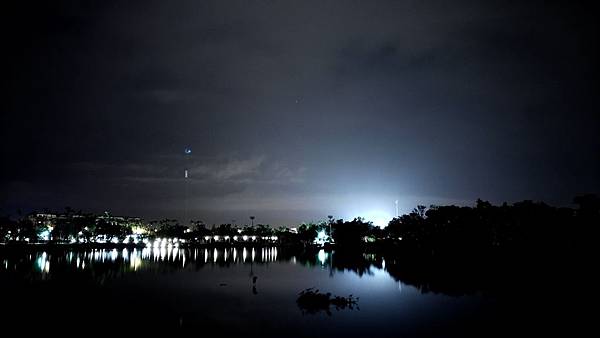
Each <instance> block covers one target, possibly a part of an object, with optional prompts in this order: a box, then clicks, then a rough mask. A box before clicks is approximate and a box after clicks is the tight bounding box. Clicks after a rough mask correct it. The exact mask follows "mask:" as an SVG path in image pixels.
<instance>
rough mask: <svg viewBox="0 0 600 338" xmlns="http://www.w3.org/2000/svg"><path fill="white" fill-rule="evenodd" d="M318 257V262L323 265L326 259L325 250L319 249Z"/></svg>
mask: <svg viewBox="0 0 600 338" xmlns="http://www.w3.org/2000/svg"><path fill="white" fill-rule="evenodd" d="M318 258H319V262H321V265H325V260H326V259H327V253H326V252H325V250H323V249H321V250H319V254H318Z"/></svg>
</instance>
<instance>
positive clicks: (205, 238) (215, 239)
mask: <svg viewBox="0 0 600 338" xmlns="http://www.w3.org/2000/svg"><path fill="white" fill-rule="evenodd" d="M221 237H222V238H223V240H224V241H229V240H230V239H232V238H233V240H234V241H239V240H242V241H244V242H246V241H248V240H249V239H250V240H252V241H256V238H257V236H246V235H243V236H233V237H230V236H219V235H215V236H204V240H205V241H207V242H208V241H210V240H211V239H212V240H214V241H216V242H218V241H220V240H221ZM261 238H262V239H263V240H265V241H268V240H272V241H276V240H277V236H270V237H269V236H263V237H261ZM196 240H197V238H196Z"/></svg>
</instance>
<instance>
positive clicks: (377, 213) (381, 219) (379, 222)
mask: <svg viewBox="0 0 600 338" xmlns="http://www.w3.org/2000/svg"><path fill="white" fill-rule="evenodd" d="M362 217H364V218H365V221H367V222H369V221H370V222H372V223H373V225H376V226H378V227H380V228H382V229H383V228H385V227H386V226H387V225H388V223H389V222H390V221H391V220H392V218H393V216H392V215H390V213H389V212H386V211H384V210H371V211H368V212H366V213H363V215H362Z"/></svg>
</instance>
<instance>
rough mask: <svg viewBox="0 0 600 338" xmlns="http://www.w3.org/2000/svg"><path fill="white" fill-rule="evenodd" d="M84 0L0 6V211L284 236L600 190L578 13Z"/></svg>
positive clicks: (518, 5) (585, 26) (581, 6)
mask: <svg viewBox="0 0 600 338" xmlns="http://www.w3.org/2000/svg"><path fill="white" fill-rule="evenodd" d="M85 3H87V2H80V1H73V2H70V1H52V2H47V1H44V2H42V1H40V2H39V3H36V2H29V3H25V4H24V3H23V2H20V4H18V5H12V6H11V5H9V6H8V7H7V8H6V9H4V10H3V11H2V14H1V15H2V23H1V25H2V33H1V34H2V44H3V52H2V54H3V55H2V56H1V58H2V64H3V65H4V67H3V68H4V70H3V76H2V82H3V88H2V89H3V96H4V98H3V100H2V115H1V121H0V122H1V125H0V132H1V134H0V138H1V140H0V141H1V145H0V147H1V148H0V151H1V155H2V159H3V161H2V163H3V164H2V165H1V168H0V174H1V175H0V208H1V210H0V212H1V213H3V214H14V213H15V212H16V210H17V209H22V210H23V211H29V210H33V209H43V208H50V209H62V208H63V207H64V206H71V207H73V208H75V209H84V210H90V211H103V210H111V211H113V212H114V213H119V214H129V215H139V216H143V217H146V218H148V219H152V218H157V217H161V216H168V217H177V218H184V217H185V215H187V217H188V218H194V219H202V220H205V221H206V222H209V223H220V222H231V221H232V220H236V221H235V222H236V223H238V224H243V223H245V222H248V216H249V215H255V216H256V218H257V222H264V223H270V224H293V223H298V222H301V221H308V220H316V219H321V218H326V216H327V215H330V214H331V215H335V216H336V217H343V218H349V217H353V216H357V215H363V216H366V217H367V218H380V219H381V218H386V217H390V216H392V215H393V214H394V213H395V212H394V200H396V199H397V200H399V207H400V211H401V212H404V211H408V210H410V209H411V208H412V207H413V206H414V205H416V204H427V205H428V204H431V203H436V204H444V203H456V204H471V203H473V201H474V200H476V199H477V198H482V199H486V200H490V201H492V202H496V203H498V202H503V201H508V202H514V201H518V200H523V199H534V200H544V201H547V202H549V203H551V204H560V205H563V204H568V203H570V202H571V200H572V197H573V196H574V195H576V194H580V193H585V192H598V191H600V174H599V173H600V137H599V136H598V135H600V118H599V114H598V111H599V109H598V98H597V94H598V90H597V89H598V87H597V75H598V66H597V61H596V60H597V59H598V24H597V23H596V17H597V15H596V14H597V12H595V11H594V10H592V7H591V6H588V5H587V4H585V3H580V2H574V1H569V2H566V1H565V2H562V3H561V2H547V1H545V2H541V1H539V2H528V1H510V2H509V1H491V2H487V3H484V2H483V1H472V2H465V1H390V2H388V1H323V0H321V1H118V2H117V1H96V2H89V3H88V4H85ZM187 147H189V148H190V149H191V150H192V154H191V155H189V156H186V155H185V152H184V150H185V149H186V148H187ZM186 168H187V169H189V178H188V179H187V180H185V179H184V170H185V169H186ZM186 200H187V203H186ZM186 205H187V209H186ZM186 210H187V211H186Z"/></svg>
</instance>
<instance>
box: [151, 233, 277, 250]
mask: <svg viewBox="0 0 600 338" xmlns="http://www.w3.org/2000/svg"><path fill="white" fill-rule="evenodd" d="M222 238H223V240H224V241H229V240H230V239H231V238H232V237H230V236H222ZM256 238H257V236H246V235H244V236H233V240H234V241H239V240H242V241H244V242H246V241H248V240H252V241H256ZM261 238H262V239H263V240H265V241H267V240H271V241H276V240H277V236H270V237H269V236H263V237H261ZM211 239H212V240H214V241H217V242H218V241H220V240H221V236H218V235H215V236H204V240H205V241H207V242H208V241H210V240H211ZM196 240H198V239H197V238H196ZM144 243H145V244H146V246H147V247H152V246H153V247H155V248H158V247H176V248H177V247H179V243H185V240H184V239H178V238H157V239H155V240H154V243H152V242H150V241H149V240H148V239H144Z"/></svg>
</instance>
